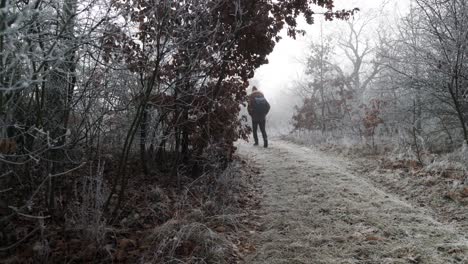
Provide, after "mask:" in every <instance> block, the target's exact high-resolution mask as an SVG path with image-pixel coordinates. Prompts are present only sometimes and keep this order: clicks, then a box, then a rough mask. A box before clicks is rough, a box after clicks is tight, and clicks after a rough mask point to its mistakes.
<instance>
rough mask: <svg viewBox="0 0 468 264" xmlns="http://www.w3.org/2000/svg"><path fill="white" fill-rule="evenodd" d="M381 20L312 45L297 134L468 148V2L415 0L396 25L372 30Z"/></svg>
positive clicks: (361, 21) (359, 22)
mask: <svg viewBox="0 0 468 264" xmlns="http://www.w3.org/2000/svg"><path fill="white" fill-rule="evenodd" d="M376 16H378V15H372V14H369V15H368V14H366V15H365V16H361V17H360V18H358V19H356V20H351V21H347V22H344V23H346V24H347V25H348V27H347V29H345V30H343V31H342V34H340V36H330V35H327V34H322V36H321V37H320V39H316V40H314V41H313V43H312V44H311V46H310V52H309V55H308V57H307V63H306V66H307V71H306V76H307V78H306V80H305V81H303V82H301V83H299V84H298V85H297V89H296V90H297V91H298V93H299V94H300V95H301V96H302V97H303V99H304V100H303V104H302V105H301V106H298V107H297V108H296V112H295V114H294V116H293V125H294V128H295V130H296V131H301V130H305V131H319V132H320V133H321V134H323V135H328V136H330V137H332V138H344V137H348V138H352V139H357V140H358V141H361V142H362V141H364V142H366V143H368V144H369V145H375V140H376V139H377V138H378V139H379V140H381V141H382V142H389V141H394V142H396V143H397V144H399V145H401V146H406V147H410V148H411V149H412V150H414V151H415V152H416V153H421V152H422V151H425V150H432V151H451V150H453V149H455V148H457V147H460V146H461V145H462V144H463V143H465V144H466V142H467V141H468V133H467V131H468V130H467V126H468V120H467V118H468V88H467V87H468V86H467V84H468V79H467V76H468V75H467V74H468V68H467V67H468V60H467V56H468V49H467V45H468V31H467V30H466V28H467V27H468V7H467V2H466V1H465V0H454V1H440V0H414V1H412V2H411V7H410V10H409V12H408V15H406V16H404V17H402V18H400V20H399V21H398V23H397V24H396V25H391V24H385V25H383V24H381V25H380V26H379V28H378V29H372V28H371V24H372V23H370V20H372V19H373V20H376ZM343 62H345V63H343ZM343 65H346V66H343ZM418 155H419V154H418Z"/></svg>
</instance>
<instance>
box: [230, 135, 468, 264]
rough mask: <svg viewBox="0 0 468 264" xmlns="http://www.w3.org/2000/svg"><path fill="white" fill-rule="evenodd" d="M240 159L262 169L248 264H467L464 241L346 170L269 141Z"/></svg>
mask: <svg viewBox="0 0 468 264" xmlns="http://www.w3.org/2000/svg"><path fill="white" fill-rule="evenodd" d="M239 154H240V155H241V156H244V157H245V158H247V159H249V160H251V161H253V162H254V163H255V164H256V165H257V166H258V167H259V168H260V169H261V173H260V175H258V177H260V178H259V184H260V186H261V187H262V192H263V197H262V201H261V208H260V209H258V210H257V211H256V212H253V213H254V214H256V215H257V216H258V217H259V218H260V219H261V223H262V226H261V229H260V231H259V232H258V233H257V234H256V236H255V240H256V245H257V251H256V252H255V254H252V255H251V256H248V257H247V263H265V264H266V263H268V264H276V263H291V264H294V263H379V264H380V263H431V264H432V263H441V264H442V263H468V257H467V256H468V240H467V237H466V234H462V233H460V232H459V231H458V230H457V229H456V228H454V227H452V226H450V225H447V224H442V223H440V222H438V221H436V220H435V219H434V218H433V217H432V216H431V215H430V212H429V211H424V210H423V209H420V208H416V207H413V206H412V205H410V204H408V203H406V202H405V201H403V200H402V199H400V198H399V197H397V196H395V195H393V194H390V193H386V192H384V191H383V190H381V189H379V188H377V187H376V186H374V185H373V184H372V183H371V182H369V181H367V180H366V179H364V178H363V177H360V176H359V175H354V174H352V173H349V172H347V171H346V163H345V161H343V160H340V159H339V158H337V157H333V156H329V155H326V154H324V153H321V152H319V151H317V150H314V149H309V148H306V147H301V146H298V145H295V144H293V143H289V142H285V141H272V142H271V147H270V148H268V149H264V148H261V147H253V146H251V145H248V144H246V143H243V144H240V145H239Z"/></svg>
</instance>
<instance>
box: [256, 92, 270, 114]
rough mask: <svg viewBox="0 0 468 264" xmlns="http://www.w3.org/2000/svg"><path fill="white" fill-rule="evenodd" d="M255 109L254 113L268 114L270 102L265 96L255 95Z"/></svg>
mask: <svg viewBox="0 0 468 264" xmlns="http://www.w3.org/2000/svg"><path fill="white" fill-rule="evenodd" d="M253 111H254V113H258V114H260V115H266V114H268V112H269V111H270V104H269V103H268V101H267V99H265V97H264V96H256V97H254V104H253Z"/></svg>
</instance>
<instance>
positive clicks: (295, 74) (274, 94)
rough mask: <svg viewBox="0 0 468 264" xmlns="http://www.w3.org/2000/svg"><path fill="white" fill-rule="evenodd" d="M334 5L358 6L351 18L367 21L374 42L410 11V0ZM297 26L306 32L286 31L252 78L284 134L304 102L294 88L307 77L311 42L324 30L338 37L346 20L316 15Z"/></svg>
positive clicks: (274, 130) (338, 3)
mask: <svg viewBox="0 0 468 264" xmlns="http://www.w3.org/2000/svg"><path fill="white" fill-rule="evenodd" d="M335 6H336V8H337V9H353V8H355V7H357V8H359V9H360V11H359V12H358V13H357V14H355V16H354V17H353V18H351V20H352V21H358V23H359V22H361V21H362V23H366V24H367V25H366V26H365V28H364V31H365V38H366V39H369V40H371V41H373V40H376V39H377V37H378V36H377V35H378V33H377V32H378V30H380V29H381V27H385V28H387V30H392V28H391V26H392V25H395V24H397V23H398V20H399V19H400V18H401V17H403V16H404V15H405V14H407V13H408V12H409V6H410V0H399V1H396V0H393V1H392V0H353V1H347V0H340V1H336V4H335ZM317 11H319V12H320V10H317ZM298 25H299V27H298V28H300V29H303V30H305V32H306V34H305V35H304V36H302V35H298V36H297V38H296V39H292V38H290V37H288V36H286V30H283V32H282V40H281V41H280V42H279V43H277V45H276V46H275V49H274V51H273V52H272V53H271V54H270V55H269V56H268V61H269V63H268V64H265V65H262V66H261V67H260V68H259V69H257V71H256V73H255V77H254V78H253V79H251V80H250V84H251V86H252V85H256V86H258V87H259V88H260V90H261V91H262V92H263V93H264V94H265V96H266V97H267V98H268V99H269V101H270V102H271V105H272V109H271V112H270V114H269V116H268V126H269V127H270V130H271V131H272V133H275V134H277V133H280V134H285V133H288V132H290V131H291V129H292V127H291V124H290V121H291V117H292V115H293V112H294V106H296V105H299V104H300V103H301V98H300V96H299V95H298V94H297V91H296V90H297V89H295V87H297V86H298V83H302V82H304V78H306V77H305V74H304V71H305V69H306V68H305V63H306V57H307V54H308V53H309V46H310V43H311V42H312V41H314V40H318V39H319V38H320V34H321V31H323V33H322V34H323V35H324V36H330V37H331V38H332V39H334V40H338V39H339V38H340V35H341V34H342V33H343V32H344V31H345V30H346V23H345V22H343V21H339V20H334V21H325V20H324V19H323V17H322V16H320V15H316V17H315V23H314V24H313V25H308V24H307V23H306V22H305V20H304V19H300V20H299V23H298ZM336 52H337V54H336V56H335V60H337V63H338V64H340V65H341V66H342V67H343V68H345V69H346V68H347V67H348V65H347V63H348V62H346V60H341V61H340V57H344V54H340V53H339V51H338V50H337V51H336ZM249 92H250V90H249Z"/></svg>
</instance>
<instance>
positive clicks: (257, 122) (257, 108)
mask: <svg viewBox="0 0 468 264" xmlns="http://www.w3.org/2000/svg"><path fill="white" fill-rule="evenodd" d="M247 111H248V112H249V115H250V116H251V118H252V129H253V137H254V141H255V142H254V146H258V135H257V129H258V127H259V126H260V131H261V132H262V137H263V147H265V148H267V147H268V137H267V133H266V130H265V123H266V115H267V114H268V112H269V111H270V104H269V103H268V101H267V100H266V99H265V96H264V95H263V93H262V92H260V91H259V90H258V89H257V87H256V86H254V87H252V93H251V94H250V95H249V98H248V106H247Z"/></svg>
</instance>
